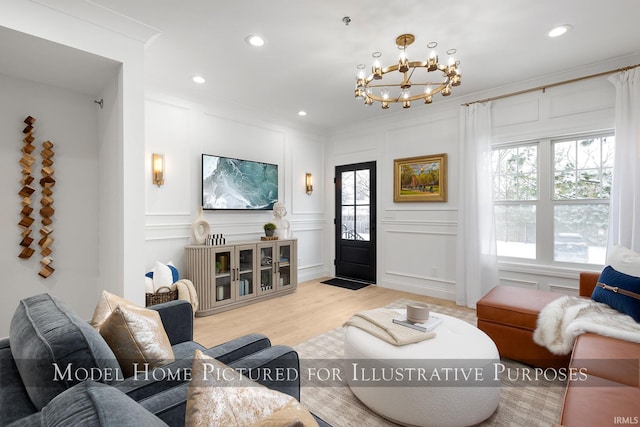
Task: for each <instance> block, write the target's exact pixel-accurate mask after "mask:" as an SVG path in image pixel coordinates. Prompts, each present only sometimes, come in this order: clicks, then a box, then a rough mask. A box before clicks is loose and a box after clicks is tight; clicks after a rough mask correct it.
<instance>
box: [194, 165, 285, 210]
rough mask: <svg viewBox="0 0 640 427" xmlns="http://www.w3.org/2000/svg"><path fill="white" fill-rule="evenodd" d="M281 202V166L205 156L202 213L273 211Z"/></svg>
mask: <svg viewBox="0 0 640 427" xmlns="http://www.w3.org/2000/svg"><path fill="white" fill-rule="evenodd" d="M277 201H278V166H277V165H272V164H269V163H262V162H254V161H250V160H241V159H234V158H229V157H221V156H212V155H208V154H203V155H202V207H203V209H237V210H245V209H263V210H266V209H273V204H274V203H275V202H277Z"/></svg>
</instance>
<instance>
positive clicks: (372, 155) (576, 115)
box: [325, 58, 638, 300]
mask: <svg viewBox="0 0 640 427" xmlns="http://www.w3.org/2000/svg"><path fill="white" fill-rule="evenodd" d="M637 62H638V58H623V59H619V60H616V61H610V62H609V63H600V64H595V65H593V66H591V67H588V68H584V69H582V70H572V71H571V72H567V73H563V74H561V75H556V76H545V77H544V78H541V79H540V80H539V81H532V82H523V83H520V84H518V85H514V86H512V87H506V88H499V89H496V90H493V91H491V92H487V93H483V94H476V95H475V96H472V97H468V98H466V99H463V100H460V99H457V100H455V101H450V100H447V99H444V98H442V97H437V98H436V99H434V102H433V104H432V105H429V106H422V105H419V106H416V107H412V108H411V110H409V111H392V110H390V111H389V116H388V117H387V119H386V120H384V121H379V120H378V121H371V122H369V123H359V124H358V126H347V127H344V128H340V129H334V130H332V131H331V134H330V135H329V137H328V143H327V147H326V153H327V154H326V158H327V161H326V165H325V174H326V177H325V184H326V185H327V187H328V189H327V194H326V196H325V205H326V206H327V208H326V212H327V216H326V218H325V220H326V222H325V224H326V225H325V228H326V229H327V235H326V239H325V245H326V251H327V254H326V256H325V260H326V269H327V270H328V271H333V270H334V268H333V265H332V260H333V258H334V254H335V248H334V244H335V242H334V238H333V218H334V200H333V190H332V189H330V188H329V187H330V186H331V185H332V180H333V176H334V169H335V166H337V165H344V164H349V163H356V162H361V161H371V160H375V161H376V162H377V171H378V181H377V187H378V210H377V218H378V224H377V230H378V256H377V262H378V267H377V283H378V285H380V286H384V287H389V288H393V289H398V290H405V291H410V292H415V293H418V294H422V295H430V296H434V297H440V298H446V299H449V300H455V286H456V259H455V255H456V228H457V210H458V173H459V168H458V164H459V160H458V154H459V153H458V136H459V110H460V104H461V103H462V102H470V101H474V100H478V99H485V98H488V97H491V96H495V95H499V94H503V93H508V92H512V91H517V90H522V89H527V88H531V87H537V86H538V85H541V84H545V83H547V84H548V83H552V82H557V81H562V80H566V79H570V78H575V77H578V76H584V75H589V74H592V73H596V72H601V71H605V70H610V69H615V68H617V67H621V66H623V65H631V64H635V63H637ZM606 79H607V77H606V76H605V77H598V78H594V79H588V80H583V81H580V82H577V83H572V84H568V85H562V86H558V87H553V88H549V89H546V90H545V91H537V92H533V93H529V94H525V95H520V96H514V97H510V98H505V99H502V100H497V101H494V102H493V109H492V112H493V113H492V114H493V117H492V119H493V135H494V140H495V141H497V142H506V141H526V140H532V139H535V138H541V137H556V136H560V135H567V134H576V133H580V132H588V131H598V130H605V129H613V127H614V110H613V106H614V98H615V90H614V87H613V85H612V84H611V83H609V82H608V81H607V80H606ZM363 108H364V107H363ZM399 110H402V109H399ZM438 153H447V154H448V183H449V185H448V201H447V202H446V203H394V202H393V161H394V159H398V158H404V157H412V156H419V155H429V154H438ZM589 268H591V269H593V268H594V267H593V266H591V267H589ZM589 268H581V267H580V266H576V265H574V266H567V265H561V264H556V265H539V264H535V263H530V264H526V263H506V262H502V263H501V264H500V283H502V284H506V285H512V286H520V287H526V288H534V289H543V290H554V291H559V292H564V293H568V294H577V286H578V282H577V279H578V273H579V271H580V270H587V269H589ZM598 268H599V266H596V270H597V269H598Z"/></svg>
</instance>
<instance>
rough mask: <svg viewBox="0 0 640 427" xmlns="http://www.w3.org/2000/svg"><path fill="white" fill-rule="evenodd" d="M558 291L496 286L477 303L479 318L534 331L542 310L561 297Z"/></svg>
mask: <svg viewBox="0 0 640 427" xmlns="http://www.w3.org/2000/svg"><path fill="white" fill-rule="evenodd" d="M561 296H562V294H559V293H557V292H546V291H539V290H536V289H525V288H518V287H515V286H496V287H494V288H493V289H492V290H491V291H489V292H488V293H487V294H486V295H485V296H483V297H482V298H481V299H480V301H478V303H477V316H478V319H482V320H485V321H486V320H488V321H492V322H496V323H499V324H502V325H509V326H514V327H517V328H522V329H526V330H529V331H534V330H535V329H536V327H537V325H538V315H539V314H540V311H541V310H542V309H543V308H544V307H545V306H546V305H547V304H549V303H550V302H551V301H554V300H556V299H558V298H560V297H561Z"/></svg>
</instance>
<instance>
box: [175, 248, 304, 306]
mask: <svg viewBox="0 0 640 427" xmlns="http://www.w3.org/2000/svg"><path fill="white" fill-rule="evenodd" d="M297 259H298V241H297V239H282V240H267V241H249V242H235V243H232V244H227V245H223V246H205V245H188V246H186V247H185V265H186V277H187V278H188V279H189V280H191V281H192V282H193V285H194V286H195V288H196V292H197V293H198V302H199V307H198V310H197V311H196V316H207V315H210V314H215V313H218V312H221V311H225V310H230V309H232V308H235V307H239V306H242V305H247V304H252V303H254V302H257V301H261V300H263V299H266V298H272V297H275V296H279V295H284V294H287V293H291V292H294V291H295V290H296V287H297V285H298V268H297Z"/></svg>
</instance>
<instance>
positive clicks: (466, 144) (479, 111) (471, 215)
mask: <svg viewBox="0 0 640 427" xmlns="http://www.w3.org/2000/svg"><path fill="white" fill-rule="evenodd" d="M458 148H459V151H458V152H459V156H460V174H459V186H460V187H459V200H458V205H459V206H458V234H457V242H456V252H457V254H456V255H457V257H456V303H457V304H458V305H466V306H468V307H472V308H475V304H476V302H477V301H478V300H479V299H480V298H481V297H482V296H483V295H484V294H485V293H487V292H488V291H489V290H491V289H492V288H493V287H494V286H496V285H497V284H498V258H497V255H496V237H495V220H494V211H493V194H492V191H493V180H492V176H491V103H489V102H487V103H484V104H479V103H476V104H471V105H469V106H466V107H465V106H463V107H461V109H460V140H459V144H458Z"/></svg>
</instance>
